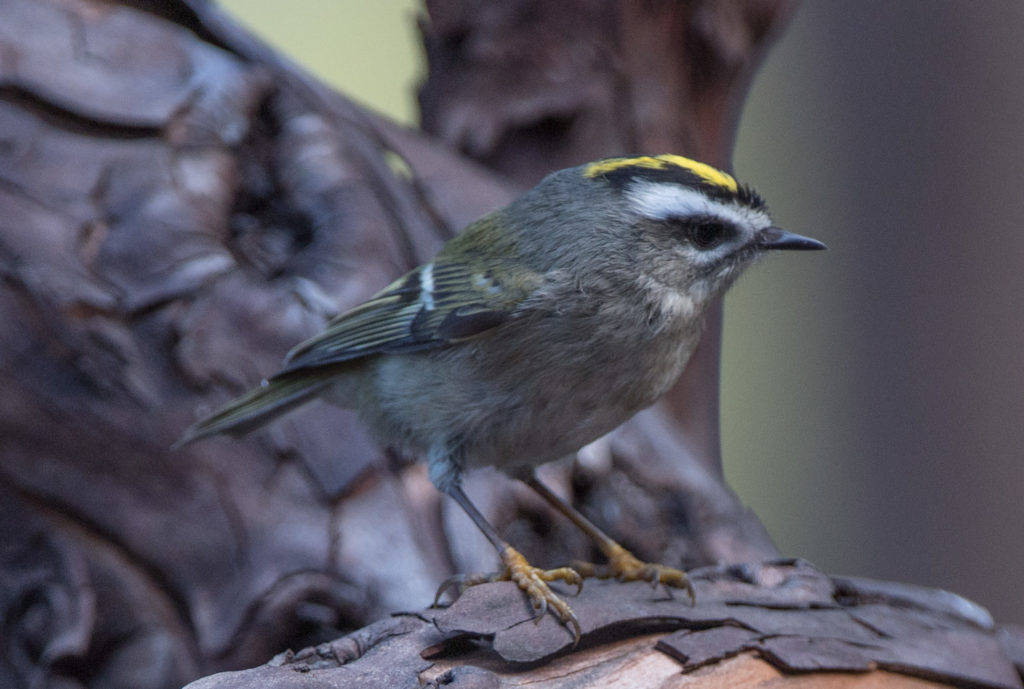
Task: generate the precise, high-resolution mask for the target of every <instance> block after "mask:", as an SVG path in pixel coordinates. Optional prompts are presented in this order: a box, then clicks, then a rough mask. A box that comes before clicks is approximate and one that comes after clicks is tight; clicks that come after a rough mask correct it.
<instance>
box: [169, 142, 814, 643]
mask: <svg viewBox="0 0 1024 689" xmlns="http://www.w3.org/2000/svg"><path fill="white" fill-rule="evenodd" d="M824 248H825V245H824V244H822V243H821V242H820V241H818V240H816V239H812V238H809V237H805V236H801V235H798V234H794V233H791V232H788V231H786V230H783V229H781V228H780V227H778V226H776V225H775V224H774V222H773V221H772V218H771V215H770V214H769V212H768V208H767V206H766V204H765V201H764V200H763V199H762V198H761V196H760V195H758V193H757V192H755V191H754V190H753V189H752V188H750V187H748V186H746V185H743V184H740V183H739V182H738V181H737V180H736V179H735V178H734V177H733V176H732V175H731V174H729V173H727V172H724V171H722V170H719V169H717V168H715V167H713V166H711V165H708V164H706V163H702V162H700V161H697V160H694V159H691V158H687V157H684V156H681V155H676V154H660V155H631V156H619V157H613V158H604V159H601V160H597V161H593V162H590V163H586V164H583V165H579V166H576V167H571V168H567V169H563V170H559V171H556V172H553V173H551V174H549V175H548V176H546V177H545V178H544V179H543V180H542V181H540V182H539V183H538V184H537V185H536V186H535V187H533V188H532V189H530V190H528V191H526V192H524V193H523V194H522V195H521V196H519V197H518V198H516V199H515V200H513V201H512V202H511V203H510V204H509V205H507V206H506V207H504V208H502V209H499V210H496V211H493V212H491V213H488V214H486V215H484V216H483V217H481V218H479V219H478V220H476V221H475V222H473V223H471V224H470V225H468V226H467V227H466V228H465V229H464V230H463V231H462V232H461V233H459V234H457V235H455V236H454V237H453V238H451V239H450V240H449V241H448V242H447V243H446V244H445V245H444V246H443V247H442V248H441V250H440V251H439V252H438V253H437V255H436V256H435V257H434V258H433V259H432V260H430V261H429V262H427V263H424V264H423V265H421V266H419V267H417V268H415V269H414V270H412V271H410V272H409V273H407V274H405V275H403V276H402V277H399V278H398V279H397V280H395V281H394V282H392V283H391V284H390V285H388V286H386V287H385V288H384V289H383V290H381V291H380V292H379V293H377V294H376V295H374V296H373V297H371V298H370V299H369V300H367V301H366V302H365V303H362V304H359V305H357V306H355V307H354V308H352V309H350V310H348V311H345V312H343V313H341V314H340V315H337V316H335V317H334V318H332V319H331V320H330V321H329V322H328V323H327V324H326V327H325V329H324V330H323V332H321V333H320V334H318V335H316V336H314V337H312V338H310V339H308V340H306V341H304V342H301V343H299V344H298V345H297V346H295V347H294V348H293V349H292V350H291V351H290V352H288V353H287V356H286V357H285V360H284V363H283V366H282V368H281V370H280V371H278V372H277V373H274V374H273V375H271V376H270V377H268V378H266V379H264V380H262V381H261V382H260V383H259V384H258V385H257V386H255V387H253V388H252V389H251V390H250V391H248V392H246V393H244V394H242V395H241V396H240V397H238V398H236V399H234V400H233V401H231V402H228V403H227V404H226V405H225V406H224V407H223V408H221V409H219V410H218V411H216V412H214V413H213V414H211V415H209V416H207V417H205V418H202V419H200V420H198V421H196V422H195V423H194V424H193V425H192V426H190V427H189V428H188V429H187V430H186V431H185V433H184V434H183V436H182V438H181V440H180V441H179V442H178V443H177V445H179V446H180V445H185V444H188V443H191V442H194V441H197V440H199V439H201V438H205V437H207V436H212V435H217V434H229V435H234V436H238V435H242V434H244V433H247V432H249V431H251V430H253V429H255V428H258V427H260V426H263V425H264V424H267V423H269V422H271V421H273V420H274V419H276V418H277V417H279V416H280V415H282V414H283V413H285V412H288V411H291V410H293V409H295V408H296V407H298V406H300V405H303V404H305V403H306V402H309V401H310V400H313V399H316V398H320V399H324V400H326V401H327V402H329V403H332V404H335V405H338V406H340V407H344V408H349V409H355V410H356V411H357V412H358V414H359V416H360V418H361V419H362V420H363V422H364V423H365V424H366V425H367V426H368V427H369V429H370V430H371V431H372V433H373V435H374V436H375V437H376V438H377V440H378V441H379V442H380V444H381V445H382V446H384V447H388V448H392V449H394V450H397V451H398V452H400V453H402V454H405V455H408V456H412V457H415V458H418V459H420V460H421V461H424V462H425V463H426V464H427V467H428V475H429V477H430V480H431V481H432V482H433V484H434V485H435V486H436V487H437V489H438V490H440V491H441V492H442V493H444V494H445V495H447V496H449V497H450V498H451V499H453V500H454V501H455V502H456V503H457V504H458V505H459V506H460V507H461V508H462V509H463V510H464V511H465V512H466V514H467V515H468V516H469V517H470V519H471V520H472V521H473V522H474V523H475V524H476V526H477V527H478V528H479V529H480V531H481V532H482V533H483V534H484V536H485V537H486V538H487V540H488V541H490V543H491V544H492V545H493V546H494V548H495V550H496V551H497V554H498V557H499V560H500V563H501V567H500V568H499V570H498V571H496V572H493V573H489V574H480V575H456V576H455V577H452V578H449V579H448V580H446V581H444V582H443V583H442V585H441V587H440V588H439V589H438V593H437V597H435V601H434V603H435V604H436V603H437V602H438V600H439V599H440V597H441V595H442V593H443V592H444V591H445V590H447V589H450V588H451V587H453V586H455V587H457V588H458V589H459V591H460V592H461V591H462V590H464V589H465V588H466V587H469V586H473V585H476V584H479V583H482V582H485V581H496V580H511V581H514V582H515V583H516V584H517V586H518V587H519V588H520V589H521V590H522V591H523V592H524V593H525V595H526V596H527V598H528V600H529V602H530V604H531V605H532V607H533V608H534V610H535V615H536V617H537V619H539V618H540V617H541V616H543V615H544V614H545V612H546V611H551V612H552V613H553V614H554V615H555V616H557V618H558V619H559V620H560V622H561V623H562V624H563V625H564V626H565V627H566V628H568V629H569V631H570V632H571V633H572V635H573V639H574V643H577V642H578V641H579V639H580V625H579V620H578V618H577V617H576V615H575V613H574V612H573V611H572V608H571V606H570V605H569V604H568V603H566V601H565V600H564V599H563V598H562V597H561V596H559V595H558V594H556V593H555V592H554V591H553V590H552V589H551V587H550V586H549V584H550V583H552V582H554V581H562V582H565V583H566V584H569V585H571V586H576V587H577V592H578V591H579V589H580V588H581V587H582V584H583V578H584V577H583V575H586V576H603V577H615V578H618V579H620V580H639V579H642V580H647V581H650V582H652V583H653V584H655V585H657V584H659V583H660V584H663V585H665V586H668V587H672V588H681V589H685V590H686V592H687V594H688V595H689V597H690V600H691V602H693V598H694V594H693V588H692V585H691V583H690V581H689V580H688V579H687V577H686V574H685V572H683V571H682V570H679V569H675V568H672V567H668V566H665V565H661V564H657V563H647V562H643V561H641V560H639V559H638V558H637V557H635V556H634V555H632V553H630V552H629V551H628V550H626V549H625V548H624V547H622V546H621V545H619V544H618V543H616V542H615V541H614V540H613V539H612V538H610V537H609V536H608V535H607V534H605V533H604V531H602V530H601V529H600V528H599V527H598V526H597V525H596V524H594V523H593V522H592V521H590V520H589V519H587V517H585V516H584V515H582V514H581V513H579V512H578V511H576V510H575V509H574V508H573V507H572V506H570V505H569V504H568V503H566V502H565V501H564V500H562V499H561V498H560V497H559V496H558V495H556V494H555V493H554V492H553V491H551V490H550V489H549V488H548V487H547V486H545V485H544V484H543V483H542V482H541V481H540V480H539V479H538V477H537V474H536V471H535V469H536V467H537V466H539V465H541V464H543V463H546V462H550V461H553V460H556V459H559V458H562V457H565V456H569V455H571V454H573V453H575V452H576V451H578V450H579V449H580V448H582V447H583V446H585V445H587V444H589V443H591V442H592V441H594V440H596V439H597V438H599V437H601V436H602V435H604V434H606V433H608V432H610V431H612V430H613V429H615V428H616V427H617V426H619V425H620V424H622V423H623V422H625V421H626V420H628V419H629V418H631V417H632V416H633V415H634V414H636V413H637V412H638V411H640V410H642V409H644V408H646V407H648V406H650V405H652V404H653V403H654V402H656V401H657V400H658V399H659V398H660V397H661V396H662V395H663V394H664V393H665V392H667V391H668V390H669V389H670V388H671V387H672V385H673V384H674V383H675V381H676V380H677V379H678V378H679V376H680V374H681V373H682V372H683V370H684V369H685V367H686V365H687V362H688V361H689V359H690V357H691V355H692V354H693V352H694V349H695V348H696V346H697V343H698V341H699V338H700V334H701V329H702V323H703V320H704V317H705V314H706V313H707V311H708V307H709V305H711V304H712V303H713V302H714V301H715V299H716V298H717V297H719V296H720V295H721V294H723V293H724V292H725V291H726V289H727V288H728V287H729V286H730V285H731V284H732V283H733V282H734V281H735V279H736V278H737V277H738V276H739V275H740V273H741V272H742V271H743V269H744V268H746V267H747V266H749V265H750V264H752V263H753V262H755V261H756V260H757V259H759V258H760V257H762V256H764V255H765V254H767V253H770V252H774V251H778V250H817V249H824ZM709 403H712V402H711V401H709ZM480 466H494V467H497V468H498V469H500V470H503V471H505V472H506V473H508V474H509V475H511V476H512V477H515V478H519V479H521V480H523V481H524V482H526V483H527V484H528V485H529V486H531V487H532V488H533V489H534V490H536V491H537V492H538V494H539V495H540V496H541V497H542V498H544V499H545V500H546V501H547V502H549V503H550V504H551V505H552V506H553V507H554V508H555V509H556V510H558V511H559V512H560V513H562V514H564V515H565V516H567V517H568V518H569V519H570V520H571V521H572V522H573V523H574V524H575V525H576V526H578V527H579V528H581V529H582V530H583V531H584V532H585V533H586V534H587V535H588V536H589V537H591V538H592V539H594V541H595V542H596V544H597V545H598V547H599V549H600V550H601V552H602V553H603V555H604V556H605V557H606V559H607V564H606V565H603V566H597V565H589V564H585V563H584V564H582V565H575V566H574V567H569V566H566V567H559V568H556V569H552V570H543V569H540V568H537V567H534V566H533V565H531V564H530V563H529V562H528V561H527V559H526V558H525V557H524V556H523V555H522V554H521V553H520V552H519V551H518V550H516V549H515V548H514V547H513V546H512V545H511V544H510V543H508V542H507V541H506V540H505V539H504V538H503V537H502V536H501V534H500V533H499V532H498V530H497V529H495V528H494V527H493V526H492V525H491V524H490V523H489V522H488V521H487V520H486V519H485V517H484V516H483V515H482V514H481V513H480V511H479V510H478V509H477V508H476V506H475V505H474V504H473V503H472V501H471V500H470V499H469V497H468V496H467V495H466V493H465V491H464V490H463V487H462V478H463V476H464V475H465V473H466V472H467V471H468V470H470V469H472V468H475V467H480ZM581 572H582V574H581Z"/></svg>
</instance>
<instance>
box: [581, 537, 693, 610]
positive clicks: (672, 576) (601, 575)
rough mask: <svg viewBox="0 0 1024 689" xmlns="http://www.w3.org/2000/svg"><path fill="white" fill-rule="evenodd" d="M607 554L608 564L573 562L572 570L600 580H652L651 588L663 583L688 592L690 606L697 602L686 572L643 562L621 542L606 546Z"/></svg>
mask: <svg viewBox="0 0 1024 689" xmlns="http://www.w3.org/2000/svg"><path fill="white" fill-rule="evenodd" d="M606 555H607V556H608V564H606V565H595V564H593V563H591V562H578V561H577V562H573V563H572V566H573V568H574V569H575V570H576V571H578V572H579V573H580V574H581V575H582V576H583V577H596V578H598V579H618V580H619V581H649V582H650V583H651V585H652V586H657V585H658V584H664V585H665V586H666V590H669V591H670V589H668V588H667V587H672V588H677V589H685V590H686V595H687V596H689V598H690V605H693V603H694V601H695V600H696V599H695V597H694V594H693V584H691V583H690V580H689V578H687V576H686V572H684V571H682V570H679V569H675V568H673V567H666V566H665V565H659V564H657V563H652V562H642V561H641V560H638V559H637V558H636V556H634V555H633V553H631V552H629V551H628V550H626V549H625V548H623V547H622V546H621V545H619V544H618V543H612V544H611V545H609V546H608V547H607V551H606Z"/></svg>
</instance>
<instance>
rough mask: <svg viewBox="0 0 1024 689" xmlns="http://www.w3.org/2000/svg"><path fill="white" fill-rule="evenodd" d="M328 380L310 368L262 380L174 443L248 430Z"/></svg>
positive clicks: (316, 390) (315, 391)
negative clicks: (309, 369)
mask: <svg viewBox="0 0 1024 689" xmlns="http://www.w3.org/2000/svg"><path fill="white" fill-rule="evenodd" d="M330 383H331V381H330V380H325V376H324V375H323V374H322V372H321V373H320V374H319V375H317V373H315V372H311V371H294V372H290V373H284V374H280V375H277V376H274V377H273V378H270V379H269V380H264V381H263V382H262V383H260V385H258V386H257V387H255V388H253V389H252V390H250V391H249V392H247V393H245V394H244V395H242V396H240V397H237V398H235V399H234V400H232V401H231V402H229V403H228V404H226V405H225V406H224V407H222V408H221V409H219V410H218V411H216V412H214V413H213V414H211V415H210V416H207V417H206V418H204V419H200V420H199V421H197V422H195V423H194V424H192V425H191V426H189V428H188V429H187V430H186V431H185V433H184V434H183V435H182V436H181V439H180V440H178V442H176V443H175V444H174V447H175V448H179V447H182V446H184V445H188V444H189V443H191V442H194V441H196V440H199V439H200V438H205V437H207V436H211V435H217V434H218V433H228V434H230V435H235V436H237V435H243V434H245V433H248V432H249V431H251V430H253V429H255V428H258V427H259V426H262V425H263V424H265V423H267V422H269V421H270V420H272V419H274V418H275V417H277V416H280V415H281V414H284V413H285V412H287V411H290V410H292V409H294V408H295V407H297V406H299V405H301V404H303V403H305V402H308V401H309V400H310V399H312V398H313V397H315V396H316V395H317V394H319V393H320V392H322V391H323V390H324V388H326V387H327V386H328V385H330Z"/></svg>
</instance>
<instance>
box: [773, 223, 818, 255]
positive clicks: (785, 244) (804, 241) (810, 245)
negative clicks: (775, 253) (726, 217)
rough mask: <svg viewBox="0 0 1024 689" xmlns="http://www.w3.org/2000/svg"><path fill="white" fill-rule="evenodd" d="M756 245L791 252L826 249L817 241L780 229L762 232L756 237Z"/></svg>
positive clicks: (775, 228) (774, 228)
mask: <svg viewBox="0 0 1024 689" xmlns="http://www.w3.org/2000/svg"><path fill="white" fill-rule="evenodd" d="M757 244H758V246H760V247H761V248H762V249H788V250H792V251H816V250H818V249H827V248H828V247H827V246H825V245H824V244H822V243H821V242H819V241H818V240H817V239H811V238H810V237H803V236H801V235H798V234H793V233H792V232H786V231H785V230H784V229H782V228H781V227H769V228H768V229H767V230H762V231H761V234H760V235H759V236H758V239H757Z"/></svg>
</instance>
